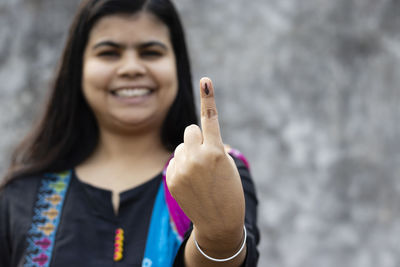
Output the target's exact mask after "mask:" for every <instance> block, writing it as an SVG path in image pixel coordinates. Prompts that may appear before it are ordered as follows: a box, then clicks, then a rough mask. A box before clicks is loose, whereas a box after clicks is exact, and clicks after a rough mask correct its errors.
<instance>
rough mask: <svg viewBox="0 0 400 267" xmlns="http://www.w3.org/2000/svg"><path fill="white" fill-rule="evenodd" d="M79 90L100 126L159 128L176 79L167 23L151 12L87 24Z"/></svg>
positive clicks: (130, 128)
mask: <svg viewBox="0 0 400 267" xmlns="http://www.w3.org/2000/svg"><path fill="white" fill-rule="evenodd" d="M82 77H83V78H82V88H83V93H84V96H85V98H86V100H87V102H88V104H89V106H90V107H91V109H92V110H93V112H94V114H95V116H96V118H97V121H98V123H99V127H100V129H108V130H112V131H114V130H118V129H124V130H127V129H128V130H132V129H133V130H136V129H148V128H150V129H152V130H159V129H160V128H161V126H162V123H163V121H164V119H165V117H166V114H167V112H168V110H169V108H170V107H171V105H172V103H173V101H174V99H175V97H176V94H177V91H178V80H177V72H176V64H175V53H174V50H173V47H172V44H171V41H170V37H169V30H168V27H167V26H166V25H165V24H163V23H162V22H161V21H160V20H158V19H157V18H156V17H155V16H154V15H152V14H149V13H145V12H141V13H137V14H134V15H119V14H118V15H110V16H105V17H103V18H101V19H100V20H99V21H98V22H97V23H96V24H95V25H94V27H93V28H92V30H91V32H90V35H89V40H88V44H87V46H86V49H85V52H84V58H83V76H82Z"/></svg>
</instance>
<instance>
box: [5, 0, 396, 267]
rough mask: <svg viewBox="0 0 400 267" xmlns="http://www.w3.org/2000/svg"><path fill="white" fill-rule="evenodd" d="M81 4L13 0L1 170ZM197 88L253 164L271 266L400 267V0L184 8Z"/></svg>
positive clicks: (206, 0)
mask: <svg viewBox="0 0 400 267" xmlns="http://www.w3.org/2000/svg"><path fill="white" fill-rule="evenodd" d="M77 3H78V0H68V1H66V0H0V81H1V85H0V87H1V88H0V96H1V97H0V126H1V128H2V131H1V140H0V148H1V150H2V153H1V155H0V170H4V168H5V165H6V163H7V156H8V153H9V151H10V148H11V147H12V146H13V145H14V144H15V142H16V141H17V140H18V139H19V138H20V137H21V136H22V135H23V134H24V133H25V132H26V131H27V129H28V127H29V125H31V123H32V119H33V118H34V117H35V114H37V112H38V111H40V109H41V107H42V104H43V96H44V94H45V91H46V88H47V87H48V84H49V81H50V79H51V77H52V74H53V73H54V68H55V67H56V65H57V61H58V58H59V54H60V51H61V49H62V46H63V41H64V38H65V32H66V29H67V27H68V24H69V21H70V19H71V16H72V14H73V11H74V9H75V8H76V6H77ZM176 4H177V6H178V8H179V10H180V11H181V13H182V17H183V21H184V23H185V26H186V30H187V39H188V42H189V46H190V52H191V55H192V61H193V68H194V69H193V70H194V78H195V85H196V88H197V80H198V79H199V78H200V77H202V76H204V75H207V76H210V77H211V78H212V79H213V80H214V83H215V85H216V88H217V90H218V91H217V102H218V103H217V104H218V107H219V111H220V114H221V119H220V121H221V123H222V128H223V137H224V140H225V142H226V143H229V144H231V145H233V146H235V147H237V148H239V149H240V150H241V151H242V152H244V153H245V154H246V155H247V156H248V158H249V159H250V162H251V165H252V172H253V175H254V179H255V181H256V184H257V189H258V194H259V199H260V209H259V225H260V229H261V232H262V242H261V244H260V251H261V260H260V266H265V267H267V266H280V267H299V266H306V267H337V266H344V267H369V266H380V267H392V266H393V267H394V266H400V256H399V255H400V239H399V236H400V208H399V207H400V205H399V204H398V203H399V202H400V179H399V177H400V142H398V140H400V126H399V124H398V121H399V119H400V105H399V104H400V89H399V85H400V2H399V1H397V0H335V1H332V0H308V1H299V0H279V1H275V0H251V1H242V0H230V1H217V0H202V1H194V0H176Z"/></svg>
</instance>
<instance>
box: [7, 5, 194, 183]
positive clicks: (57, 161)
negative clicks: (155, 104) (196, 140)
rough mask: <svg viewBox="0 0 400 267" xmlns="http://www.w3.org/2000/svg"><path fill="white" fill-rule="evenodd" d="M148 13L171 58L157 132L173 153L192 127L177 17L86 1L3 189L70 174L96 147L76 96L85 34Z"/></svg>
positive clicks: (88, 116) (87, 112)
mask: <svg viewBox="0 0 400 267" xmlns="http://www.w3.org/2000/svg"><path fill="white" fill-rule="evenodd" d="M142 11H144V12H149V13H151V14H153V15H155V16H156V17H157V18H158V19H160V21H162V22H163V23H164V24H165V25H166V26H167V27H168V29H169V33H170V39H171V43H172V46H173V49H174V52H175V57H176V68H177V75H178V93H177V96H176V98H175V100H174V102H173V104H172V106H171V108H170V110H169V112H168V114H167V116H166V119H165V121H164V124H163V126H162V129H161V141H162V143H163V145H164V146H165V148H166V149H167V150H170V151H173V149H175V147H176V146H177V145H178V144H179V143H181V142H182V141H183V132H184V129H185V127H186V126H188V125H190V124H196V123H197V115H196V111H195V105H194V97H193V88H192V78H191V71H190V64H189V55H188V51H187V48H186V43H185V36H184V31H183V27H182V24H181V22H180V19H179V16H178V13H177V11H176V9H175V7H174V6H173V4H172V3H171V2H170V1H169V0H86V1H83V2H82V3H81V5H80V7H79V9H78V12H77V14H76V16H75V19H74V21H73V23H72V25H71V28H70V31H69V35H68V39H67V43H66V46H65V49H64V52H63V55H62V58H61V64H60V66H59V70H58V72H57V74H56V77H55V80H54V85H53V87H52V90H51V91H50V95H49V98H48V102H47V105H46V108H45V112H44V113H43V115H42V117H41V119H40V120H39V123H38V125H37V127H36V128H35V129H33V130H32V131H31V132H30V133H29V134H28V136H27V137H26V138H25V139H24V140H23V141H22V142H21V143H20V145H19V146H18V147H17V149H16V150H15V151H14V153H13V154H12V158H11V165H10V167H9V169H8V172H7V174H6V177H5V178H4V181H3V184H6V183H8V182H9V181H10V180H12V179H15V178H18V177H22V176H29V175H34V174H38V173H42V172H53V171H62V170H66V169H70V168H73V167H74V166H76V165H77V164H79V163H80V162H82V161H83V160H85V159H86V158H87V157H88V156H89V155H90V154H91V153H92V152H93V151H94V149H95V147H96V145H97V144H98V139H99V130H98V125H97V122H96V119H95V116H94V114H93V112H92V110H91V109H90V108H89V106H88V104H87V103H86V100H85V98H84V96H83V93H82V86H81V84H82V66H83V54H84V50H85V47H86V45H87V41H88V38H89V34H90V31H91V29H92V27H93V26H94V24H95V23H96V22H97V21H98V20H99V19H100V18H102V17H104V16H108V15H113V14H135V13H138V12H142Z"/></svg>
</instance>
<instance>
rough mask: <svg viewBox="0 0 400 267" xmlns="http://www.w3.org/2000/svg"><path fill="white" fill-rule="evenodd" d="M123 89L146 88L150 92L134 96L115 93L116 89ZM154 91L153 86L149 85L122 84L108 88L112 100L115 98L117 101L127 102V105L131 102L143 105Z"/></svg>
mask: <svg viewBox="0 0 400 267" xmlns="http://www.w3.org/2000/svg"><path fill="white" fill-rule="evenodd" d="M123 89H148V90H149V91H150V93H149V94H146V95H143V96H135V97H121V96H118V95H117V94H116V93H115V92H117V91H118V90H123ZM154 91H156V90H155V89H154V87H150V86H148V85H124V86H118V87H114V88H112V89H111V90H109V92H110V95H111V96H112V98H113V99H114V100H116V101H117V102H119V103H122V104H128V105H132V104H134V105H144V104H145V103H146V102H147V101H148V100H149V98H151V96H152V95H153V93H154Z"/></svg>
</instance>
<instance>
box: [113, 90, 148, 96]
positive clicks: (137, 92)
mask: <svg viewBox="0 0 400 267" xmlns="http://www.w3.org/2000/svg"><path fill="white" fill-rule="evenodd" d="M150 92H151V91H150V90H149V89H145V88H135V89H121V90H117V91H115V92H114V93H115V94H116V95H117V96H121V97H138V96H144V95H147V94H149V93H150Z"/></svg>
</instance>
